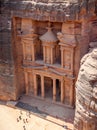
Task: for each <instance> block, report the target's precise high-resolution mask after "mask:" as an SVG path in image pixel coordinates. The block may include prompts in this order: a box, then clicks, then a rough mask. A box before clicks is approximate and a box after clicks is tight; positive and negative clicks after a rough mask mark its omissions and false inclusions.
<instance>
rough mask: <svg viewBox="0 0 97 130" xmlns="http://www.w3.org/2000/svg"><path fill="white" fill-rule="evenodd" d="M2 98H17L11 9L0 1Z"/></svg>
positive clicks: (0, 81)
mask: <svg viewBox="0 0 97 130" xmlns="http://www.w3.org/2000/svg"><path fill="white" fill-rule="evenodd" d="M0 5H1V6H0V99H3V100H15V99H16V88H15V86H14V84H15V82H14V62H13V56H12V45H11V11H10V8H8V4H7V3H6V1H5V2H4V1H1V3H0Z"/></svg>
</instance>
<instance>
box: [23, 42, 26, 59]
mask: <svg viewBox="0 0 97 130" xmlns="http://www.w3.org/2000/svg"><path fill="white" fill-rule="evenodd" d="M23 59H24V60H25V59H26V57H25V43H23Z"/></svg>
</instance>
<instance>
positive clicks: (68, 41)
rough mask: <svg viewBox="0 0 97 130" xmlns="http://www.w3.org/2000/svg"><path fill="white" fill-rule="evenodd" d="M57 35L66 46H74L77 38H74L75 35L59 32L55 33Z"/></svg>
mask: <svg viewBox="0 0 97 130" xmlns="http://www.w3.org/2000/svg"><path fill="white" fill-rule="evenodd" d="M57 37H58V39H59V41H60V42H61V43H64V44H65V45H68V46H73V47H75V46H76V43H77V40H76V38H75V35H69V34H63V33H61V32H59V33H57Z"/></svg>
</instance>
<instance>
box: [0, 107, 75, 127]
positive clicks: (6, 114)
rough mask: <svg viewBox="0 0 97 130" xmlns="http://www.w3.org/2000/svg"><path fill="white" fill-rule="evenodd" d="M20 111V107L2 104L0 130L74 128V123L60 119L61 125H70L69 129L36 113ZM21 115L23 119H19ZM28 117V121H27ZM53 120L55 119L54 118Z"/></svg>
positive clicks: (0, 108)
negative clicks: (15, 107)
mask: <svg viewBox="0 0 97 130" xmlns="http://www.w3.org/2000/svg"><path fill="white" fill-rule="evenodd" d="M20 112H21V110H20V109H14V108H10V107H7V106H6V105H0V130H53V129H54V130H72V127H73V125H72V124H68V123H66V122H63V121H62V122H61V121H60V124H61V125H63V124H64V125H65V126H68V129H65V128H63V127H62V126H61V125H57V124H56V123H53V122H51V121H48V120H46V119H43V118H41V117H39V116H36V115H34V114H31V115H30V117H29V115H28V114H27V113H28V112H27V111H24V110H22V114H21V113H20ZM19 116H21V118H22V119H21V120H20V119H19ZM49 118H50V117H49ZM26 119H27V122H28V123H27V122H26ZM18 120H19V122H17V121H18ZM51 120H54V119H53V118H52V119H51ZM55 120H57V119H55ZM25 122H26V123H25ZM56 122H58V121H56Z"/></svg>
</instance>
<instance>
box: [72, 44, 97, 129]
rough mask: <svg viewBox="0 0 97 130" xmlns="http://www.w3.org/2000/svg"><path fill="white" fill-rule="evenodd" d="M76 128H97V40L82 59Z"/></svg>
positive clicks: (77, 85) (78, 81)
mask: <svg viewBox="0 0 97 130" xmlns="http://www.w3.org/2000/svg"><path fill="white" fill-rule="evenodd" d="M74 130H97V42H91V43H90V51H89V53H88V54H86V55H85V56H84V57H83V58H82V60H81V68H80V72H79V76H78V80H77V83H76V114H75V121H74Z"/></svg>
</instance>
